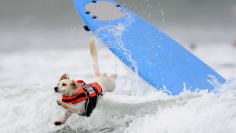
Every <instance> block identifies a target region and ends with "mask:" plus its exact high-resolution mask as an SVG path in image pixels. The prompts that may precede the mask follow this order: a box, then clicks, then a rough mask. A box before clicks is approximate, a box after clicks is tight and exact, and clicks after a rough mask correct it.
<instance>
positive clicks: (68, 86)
mask: <svg viewBox="0 0 236 133" xmlns="http://www.w3.org/2000/svg"><path fill="white" fill-rule="evenodd" d="M90 54H91V56H92V59H93V68H94V71H95V76H94V77H95V78H94V82H93V83H91V84H86V83H85V82H83V81H82V80H78V81H75V80H70V79H69V76H68V74H63V75H62V76H61V78H60V80H59V83H58V85H57V86H56V87H55V88H54V90H55V92H57V93H61V94H62V99H61V100H58V101H57V103H58V105H60V106H62V107H63V108H65V109H66V112H65V114H64V116H62V117H61V118H59V119H58V120H57V121H56V122H55V123H54V124H55V125H56V126H58V125H62V124H64V123H65V122H66V121H67V119H68V118H69V117H70V116H71V114H72V113H76V114H78V115H80V116H87V117H89V116H90V115H91V113H92V111H93V110H94V108H95V107H96V104H97V101H98V100H99V97H100V96H102V95H103V94H104V93H106V92H113V91H114V89H115V87H116V79H117V74H112V75H110V76H108V75H107V74H106V73H104V74H101V73H100V70H99V66H98V58H97V49H96V43H95V40H94V39H92V40H91V41H90Z"/></svg>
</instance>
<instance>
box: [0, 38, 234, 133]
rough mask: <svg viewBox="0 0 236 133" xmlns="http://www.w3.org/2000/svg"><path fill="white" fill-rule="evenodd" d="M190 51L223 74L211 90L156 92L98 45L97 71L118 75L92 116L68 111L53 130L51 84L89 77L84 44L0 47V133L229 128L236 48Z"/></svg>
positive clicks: (174, 132) (229, 131) (228, 132)
mask: <svg viewBox="0 0 236 133" xmlns="http://www.w3.org/2000/svg"><path fill="white" fill-rule="evenodd" d="M84 42H85V41H84ZM193 52H194V53H195V54H196V55H197V56H198V57H200V58H202V59H203V60H204V61H205V62H207V63H208V64H209V65H210V66H211V67H213V68H214V69H216V70H217V71H218V72H220V73H221V74H222V75H223V76H224V77H226V79H227V83H226V84H224V85H222V86H220V87H219V88H217V93H208V92H206V91H201V92H199V93H193V92H188V91H186V92H183V93H182V94H180V95H178V96H168V95H166V94H163V93H161V92H158V91H157V90H155V89H153V88H152V87H150V86H149V85H147V84H146V83H145V82H144V81H142V80H141V79H139V78H138V77H136V76H135V74H133V73H132V72H130V71H129V70H128V69H127V68H126V66H124V65H123V64H122V63H120V61H119V60H118V59H117V58H116V57H115V56H114V55H112V54H111V53H110V52H109V51H108V50H107V49H106V48H104V47H102V46H101V45H99V64H100V67H101V71H102V72H107V73H118V75H119V78H118V81H117V88H116V90H115V92H113V93H107V94H106V95H105V96H104V97H103V99H102V101H101V102H100V103H99V105H98V107H97V108H96V110H95V111H94V113H93V114H92V116H91V117H89V118H85V117H79V116H77V115H72V117H71V118H70V119H69V120H68V122H67V123H66V124H65V125H63V126H59V127H56V126H54V121H55V119H56V118H57V117H58V116H60V115H62V114H63V111H64V110H63V109H62V108H60V107H59V106H58V105H57V104H56V101H57V99H59V98H60V96H59V95H58V94H55V93H54V90H53V88H54V86H55V85H56V84H57V82H58V78H59V76H60V75H61V74H63V73H64V72H67V73H69V75H70V76H71V78H72V79H84V80H85V81H86V82H91V81H92V76H93V69H92V61H91V58H90V55H89V51H88V48H87V47H84V48H80V49H79V48H78V49H66V50H60V49H48V50H40V49H38V50H37V49H32V50H18V51H14V52H1V53H0V60H1V63H0V73H1V74H0V81H1V84H0V93H1V97H0V114H1V120H0V132H1V133H17V132H22V133H42V132H46V133H47V132H50V133H67V132H71V133H75V132H78V133H109V132H112V133H121V132H125V133H180V132H181V133H206V132H207V133H235V132H236V126H235V123H236V79H235V78H236V75H235V73H236V62H235V61H236V48H234V47H232V46H230V45H227V44H209V43H208V44H201V45H197V47H196V49H195V50H193Z"/></svg>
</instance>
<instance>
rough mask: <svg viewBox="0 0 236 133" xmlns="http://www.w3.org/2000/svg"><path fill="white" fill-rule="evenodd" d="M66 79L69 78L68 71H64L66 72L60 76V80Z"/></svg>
mask: <svg viewBox="0 0 236 133" xmlns="http://www.w3.org/2000/svg"><path fill="white" fill-rule="evenodd" d="M64 79H69V75H68V74H67V73H64V74H63V75H62V76H61V77H60V79H59V81H61V80H64Z"/></svg>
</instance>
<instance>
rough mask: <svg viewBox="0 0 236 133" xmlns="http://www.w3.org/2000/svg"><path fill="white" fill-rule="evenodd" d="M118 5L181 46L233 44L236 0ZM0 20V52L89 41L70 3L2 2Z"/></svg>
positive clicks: (134, 0)
mask: <svg viewBox="0 0 236 133" xmlns="http://www.w3.org/2000/svg"><path fill="white" fill-rule="evenodd" d="M118 1H119V2H120V3H121V4H123V5H125V6H127V7H128V8H130V9H132V10H134V12H136V13H137V14H139V15H141V16H143V17H145V18H146V19H148V20H150V21H151V22H152V23H153V24H155V25H156V26H158V27H159V28H160V29H162V30H163V31H165V32H167V33H168V34H170V35H171V36H172V37H173V38H175V39H176V40H177V41H179V42H181V43H183V44H188V43H192V42H211V43H219V42H229V43H230V42H233V41H234V40H235V39H236V0H118ZM0 20H1V21H0V43H1V44H0V49H1V51H9V50H10V51H11V50H13V49H25V48H31V47H32V48H39V49H40V48H46V49H48V48H54V49H56V48H62V47H64V45H65V43H66V46H67V48H74V47H75V46H78V45H81V46H83V45H84V44H82V43H81V39H84V38H86V37H88V36H90V34H88V33H86V32H84V31H83V30H82V28H81V27H82V26H83V24H82V23H81V20H80V18H79V16H78V15H77V13H76V11H75V9H74V7H73V0H1V1H0ZM83 41H84V40H83ZM39 45H40V46H39Z"/></svg>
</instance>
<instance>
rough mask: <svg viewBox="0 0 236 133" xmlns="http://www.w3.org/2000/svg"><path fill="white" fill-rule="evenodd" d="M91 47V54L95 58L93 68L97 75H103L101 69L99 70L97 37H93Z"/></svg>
mask: <svg viewBox="0 0 236 133" xmlns="http://www.w3.org/2000/svg"><path fill="white" fill-rule="evenodd" d="M89 48H90V54H91V56H92V59H93V69H94V72H95V76H101V73H100V70H99V65H98V52H97V48H96V40H95V38H92V39H91V40H90V43H89Z"/></svg>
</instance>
